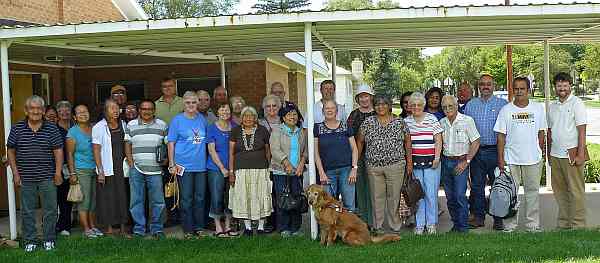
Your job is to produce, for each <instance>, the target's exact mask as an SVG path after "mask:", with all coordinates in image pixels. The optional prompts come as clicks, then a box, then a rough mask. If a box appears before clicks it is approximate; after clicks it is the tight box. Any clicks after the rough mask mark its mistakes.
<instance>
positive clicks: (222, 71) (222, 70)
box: [219, 55, 227, 90]
mask: <svg viewBox="0 0 600 263" xmlns="http://www.w3.org/2000/svg"><path fill="white" fill-rule="evenodd" d="M219 63H220V64H221V86H223V88H224V89H225V90H227V87H225V82H226V81H225V76H226V74H225V73H226V72H225V58H224V57H223V56H222V55H221V56H219Z"/></svg>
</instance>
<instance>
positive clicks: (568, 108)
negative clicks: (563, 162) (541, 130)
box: [548, 95, 587, 158]
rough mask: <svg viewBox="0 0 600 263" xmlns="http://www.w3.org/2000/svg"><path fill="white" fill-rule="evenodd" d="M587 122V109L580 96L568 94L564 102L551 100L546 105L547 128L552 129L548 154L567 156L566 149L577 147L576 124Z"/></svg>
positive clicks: (559, 156) (560, 156)
mask: <svg viewBox="0 0 600 263" xmlns="http://www.w3.org/2000/svg"><path fill="white" fill-rule="evenodd" d="M586 124H587V111H586V109H585V104H584V103H583V101H581V99H580V98H578V97H576V96H573V95H569V97H568V98H567V100H565V102H560V101H559V100H556V101H553V102H552V103H551V104H550V106H549V107H548V128H550V129H552V146H551V147H550V155H551V156H554V157H557V158H569V155H568V153H567V149H572V148H575V147H577V144H578V133H577V126H579V125H586Z"/></svg>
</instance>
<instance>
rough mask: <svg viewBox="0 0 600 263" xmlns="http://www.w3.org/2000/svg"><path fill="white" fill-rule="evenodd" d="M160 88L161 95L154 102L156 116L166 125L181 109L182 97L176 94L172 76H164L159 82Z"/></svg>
mask: <svg viewBox="0 0 600 263" xmlns="http://www.w3.org/2000/svg"><path fill="white" fill-rule="evenodd" d="M160 89H161V91H162V94H163V95H162V96H161V97H160V98H158V99H157V100H156V101H155V102H154V103H155V105H156V118H158V119H161V120H163V121H164V122H165V123H167V125H168V124H169V123H171V120H172V119H173V117H175V115H177V114H179V113H181V112H182V111H183V99H182V98H181V97H179V96H177V90H176V88H175V79H173V78H168V77H167V78H164V79H163V80H162V81H161V82H160Z"/></svg>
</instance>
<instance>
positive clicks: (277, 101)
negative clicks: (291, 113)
mask: <svg viewBox="0 0 600 263" xmlns="http://www.w3.org/2000/svg"><path fill="white" fill-rule="evenodd" d="M269 101H275V104H277V107H279V108H281V99H280V98H279V97H278V96H275V95H267V96H266V97H264V98H263V100H262V107H263V109H266V108H267V102H269Z"/></svg>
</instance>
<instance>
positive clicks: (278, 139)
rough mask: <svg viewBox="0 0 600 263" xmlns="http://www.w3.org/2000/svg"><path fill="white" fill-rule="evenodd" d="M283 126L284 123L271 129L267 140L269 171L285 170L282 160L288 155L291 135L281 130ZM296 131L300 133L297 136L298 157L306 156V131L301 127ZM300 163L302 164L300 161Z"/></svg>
mask: <svg viewBox="0 0 600 263" xmlns="http://www.w3.org/2000/svg"><path fill="white" fill-rule="evenodd" d="M284 128H285V127H284V124H282V125H281V126H280V127H279V128H277V129H273V132H272V133H271V138H270V140H269V146H270V147H271V171H278V172H285V169H284V167H283V160H285V159H287V158H288V156H289V155H290V149H291V145H290V143H291V137H290V136H289V135H288V133H287V132H285V131H284V130H283V129H284ZM298 132H299V133H300V138H298V142H299V143H300V147H299V148H300V158H302V157H305V158H306V157H307V155H308V153H307V148H308V147H307V139H306V132H305V131H303V130H302V129H300V130H299V131H298ZM301 165H304V164H303V163H302V164H301Z"/></svg>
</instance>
